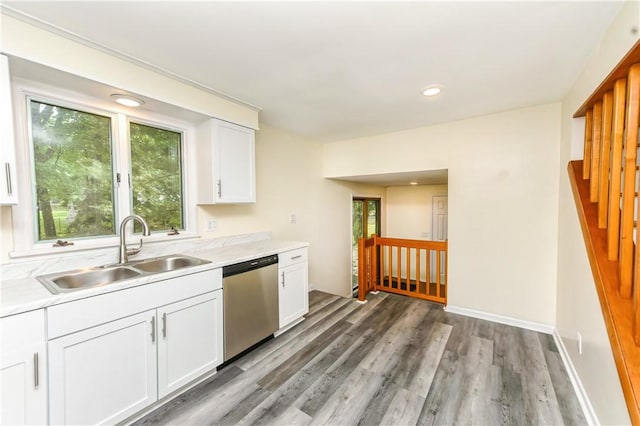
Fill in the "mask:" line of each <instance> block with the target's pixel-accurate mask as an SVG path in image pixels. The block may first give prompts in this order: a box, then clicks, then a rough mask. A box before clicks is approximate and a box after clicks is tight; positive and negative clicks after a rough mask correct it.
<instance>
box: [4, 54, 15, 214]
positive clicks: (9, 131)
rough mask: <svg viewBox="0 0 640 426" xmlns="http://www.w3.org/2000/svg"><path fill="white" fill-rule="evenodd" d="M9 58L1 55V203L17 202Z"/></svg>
mask: <svg viewBox="0 0 640 426" xmlns="http://www.w3.org/2000/svg"><path fill="white" fill-rule="evenodd" d="M12 111H13V105H12V104H11V80H10V76H9V59H8V58H7V57H6V56H5V55H0V146H1V148H0V204H17V203H18V191H17V190H16V183H17V180H16V158H15V146H14V143H15V142H14V137H13V136H14V135H13V112H12Z"/></svg>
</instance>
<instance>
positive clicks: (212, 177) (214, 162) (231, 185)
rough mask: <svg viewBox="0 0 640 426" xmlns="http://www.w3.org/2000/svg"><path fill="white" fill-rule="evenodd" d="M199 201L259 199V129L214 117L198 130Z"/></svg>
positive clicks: (212, 202) (231, 202)
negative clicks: (256, 163)
mask: <svg viewBox="0 0 640 426" xmlns="http://www.w3.org/2000/svg"><path fill="white" fill-rule="evenodd" d="M197 145H198V152H197V157H198V160H197V173H198V180H197V187H198V204H223V203H227V204H239V203H255V201H256V167H255V131H254V130H253V129H249V128H246V127H243V126H238V125H237V124H232V123H228V122H226V121H222V120H218V119H215V118H214V119H211V120H208V121H206V122H204V123H202V124H201V125H200V126H199V127H198V132H197Z"/></svg>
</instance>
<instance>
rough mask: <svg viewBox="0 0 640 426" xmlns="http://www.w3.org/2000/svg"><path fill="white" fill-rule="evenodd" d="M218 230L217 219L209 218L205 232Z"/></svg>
mask: <svg viewBox="0 0 640 426" xmlns="http://www.w3.org/2000/svg"><path fill="white" fill-rule="evenodd" d="M217 230H218V219H216V218H211V219H209V220H207V231H209V232H216V231H217Z"/></svg>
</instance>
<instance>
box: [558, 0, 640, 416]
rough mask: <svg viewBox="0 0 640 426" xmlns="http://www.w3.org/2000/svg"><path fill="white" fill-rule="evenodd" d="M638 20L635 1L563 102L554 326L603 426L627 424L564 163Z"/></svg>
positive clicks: (575, 151)
mask: <svg viewBox="0 0 640 426" xmlns="http://www.w3.org/2000/svg"><path fill="white" fill-rule="evenodd" d="M639 17H640V10H639V8H638V2H629V3H627V5H626V6H625V7H624V8H623V10H622V12H621V13H620V15H619V16H618V17H617V18H616V20H615V22H614V23H613V24H612V25H611V26H610V28H609V30H608V32H607V34H606V36H605V38H604V39H603V40H602V41H601V43H600V45H599V46H596V47H595V49H594V54H593V57H592V59H591V61H590V63H589V65H588V66H587V67H586V68H585V69H584V71H583V73H582V75H581V76H580V78H579V79H578V80H577V81H576V83H575V84H574V86H573V88H572V89H571V91H570V92H569V94H568V95H567V96H566V97H565V99H564V101H563V103H562V147H561V154H560V164H559V168H560V176H559V178H560V194H559V196H560V197H559V200H560V202H559V228H560V231H559V238H558V241H559V243H558V288H557V292H558V297H557V327H558V330H559V332H560V334H561V336H562V339H563V342H564V344H565V347H566V348H567V351H568V352H569V355H570V357H571V360H572V363H573V365H574V366H575V368H576V370H577V372H578V374H579V376H580V380H581V382H582V384H583V386H584V388H585V390H586V392H587V394H588V395H589V399H590V401H591V404H592V405H593V408H594V410H595V412H596V414H597V416H598V418H599V420H600V422H601V423H602V424H628V423H629V422H630V420H629V416H628V412H627V409H626V405H625V402H624V398H623V395H622V390H621V388H620V381H619V379H618V375H617V372H616V369H615V364H614V361H613V356H612V354H611V346H610V344H609V339H608V337H607V332H606V329H605V326H604V321H603V319H602V314H601V311H600V305H599V301H598V297H597V294H596V291H595V287H594V281H593V276H592V274H591V269H590V267H589V261H588V258H587V254H586V250H585V245H584V240H583V237H582V231H581V230H580V224H579V222H578V215H577V213H576V208H575V202H574V199H573V195H572V193H571V188H570V186H569V179H568V174H567V163H568V162H569V161H570V160H571V159H577V158H582V135H583V134H584V133H583V132H584V127H583V126H584V125H583V121H582V120H574V119H573V118H572V117H573V113H574V112H575V111H576V110H577V109H578V107H579V106H580V105H581V104H582V103H583V102H584V101H585V100H586V99H587V98H588V97H589V95H590V94H591V92H592V91H593V90H594V89H595V88H596V87H597V86H598V85H599V84H600V82H601V81H602V80H603V79H604V78H605V77H606V76H607V74H608V73H609V71H610V70H611V69H612V68H613V67H614V66H615V65H616V64H617V63H618V61H619V60H620V59H621V58H622V57H623V56H624V54H625V53H626V52H627V51H628V50H629V49H630V48H631V47H632V45H633V44H634V43H635V42H636V41H637V40H638V35H637V34H635V35H634V34H633V33H632V31H631V29H632V28H633V27H634V26H635V28H636V29H637V28H638V25H639V24H640V19H639ZM578 332H579V333H580V334H581V335H582V340H583V352H582V354H579V353H578V345H577V333H578Z"/></svg>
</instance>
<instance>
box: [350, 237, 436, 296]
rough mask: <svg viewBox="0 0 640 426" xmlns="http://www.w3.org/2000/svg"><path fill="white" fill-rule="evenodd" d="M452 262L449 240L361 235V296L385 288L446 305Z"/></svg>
mask: <svg viewBox="0 0 640 426" xmlns="http://www.w3.org/2000/svg"><path fill="white" fill-rule="evenodd" d="M403 254H404V256H403ZM448 261H449V260H448V256H447V242H446V241H425V240H410V239H403V238H387V237H378V236H374V237H372V238H368V239H364V238H361V239H360V240H358V299H359V300H360V301H364V300H365V298H366V295H367V293H368V292H370V291H377V290H382V291H386V292H390V293H397V294H403V295H406V296H411V297H417V298H420V299H427V300H431V301H434V302H439V303H445V304H446V301H447V280H448V278H447V265H448ZM432 263H433V266H432ZM423 277H424V279H423ZM432 277H433V278H432Z"/></svg>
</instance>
